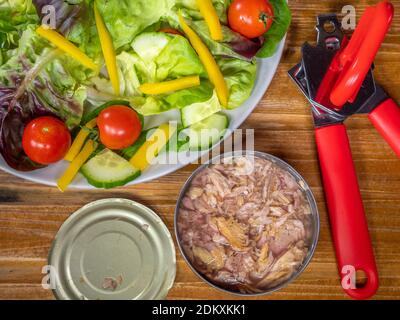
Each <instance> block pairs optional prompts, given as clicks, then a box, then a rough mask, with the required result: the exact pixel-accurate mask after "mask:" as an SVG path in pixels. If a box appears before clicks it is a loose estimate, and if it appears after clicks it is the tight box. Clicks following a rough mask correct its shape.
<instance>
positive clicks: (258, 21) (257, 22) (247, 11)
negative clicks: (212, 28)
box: [228, 0, 274, 39]
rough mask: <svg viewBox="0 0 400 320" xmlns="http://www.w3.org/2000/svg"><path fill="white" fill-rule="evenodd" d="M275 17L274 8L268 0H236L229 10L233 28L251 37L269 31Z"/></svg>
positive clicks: (230, 23)
mask: <svg viewBox="0 0 400 320" xmlns="http://www.w3.org/2000/svg"><path fill="white" fill-rule="evenodd" d="M273 19H274V8H273V7H272V5H271V3H270V2H269V1H268V0H234V1H233V2H232V4H231V5H230V7H229V10H228V21H229V25H230V27H231V28H232V30H234V31H236V32H238V33H240V34H242V35H244V36H245V37H247V38H250V39H252V38H257V37H260V36H262V35H263V34H264V33H265V32H267V31H268V30H269V28H271V25H272V22H273Z"/></svg>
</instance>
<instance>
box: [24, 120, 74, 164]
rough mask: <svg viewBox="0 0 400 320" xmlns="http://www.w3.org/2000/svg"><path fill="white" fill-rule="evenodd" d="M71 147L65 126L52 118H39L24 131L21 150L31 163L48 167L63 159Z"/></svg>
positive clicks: (69, 136) (69, 135)
mask: <svg viewBox="0 0 400 320" xmlns="http://www.w3.org/2000/svg"><path fill="white" fill-rule="evenodd" d="M70 146H71V134H70V133H69V131H68V128H67V127H66V126H65V124H64V123H63V122H62V121H61V120H59V119H57V118H54V117H48V116H46V117H39V118H36V119H34V120H32V121H31V122H29V123H28V125H27V126H26V127H25V129H24V133H23V135H22V148H23V149H24V152H25V153H26V155H27V156H28V157H29V159H31V160H32V161H34V162H36V163H39V164H43V165H48V164H51V163H54V162H57V161H60V160H62V159H63V158H64V156H65V155H66V153H67V152H68V150H69V148H70Z"/></svg>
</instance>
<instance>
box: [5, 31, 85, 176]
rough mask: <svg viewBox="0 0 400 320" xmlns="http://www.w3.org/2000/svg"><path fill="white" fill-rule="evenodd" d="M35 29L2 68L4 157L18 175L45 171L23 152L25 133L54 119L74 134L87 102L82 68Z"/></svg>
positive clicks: (25, 35)
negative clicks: (31, 123)
mask: <svg viewBox="0 0 400 320" xmlns="http://www.w3.org/2000/svg"><path fill="white" fill-rule="evenodd" d="M34 30H35V26H29V27H28V28H27V29H26V30H25V31H24V32H23V34H22V36H21V38H20V41H19V45H18V48H17V49H15V50H12V57H11V58H10V59H8V61H7V62H6V63H5V64H3V65H2V66H0V153H1V155H2V156H3V158H4V159H5V161H6V162H7V163H8V164H9V165H10V167H12V168H14V169H16V170H20V171H30V170H35V169H37V168H39V167H41V166H39V165H37V164H35V163H33V162H32V161H30V160H29V159H28V158H27V156H26V155H25V153H24V152H23V150H22V133H23V129H24V127H25V126H26V124H27V123H28V122H29V121H31V120H32V119H34V118H36V117H40V116H43V115H52V116H56V117H58V118H60V119H61V120H62V121H64V122H65V123H66V125H67V126H68V127H69V128H70V129H72V128H74V127H76V126H77V125H79V123H80V120H81V117H82V114H83V103H84V101H85V100H86V89H85V87H84V86H82V85H81V84H80V83H82V82H83V81H84V79H86V77H87V76H86V73H85V70H84V68H82V67H81V66H80V65H78V64H77V62H75V61H74V60H73V59H69V58H68V57H66V56H65V55H63V54H62V53H61V52H60V51H59V50H57V49H51V48H49V47H48V46H47V43H46V42H45V41H43V40H42V39H41V38H39V37H38V36H37V34H36V33H35V31H34Z"/></svg>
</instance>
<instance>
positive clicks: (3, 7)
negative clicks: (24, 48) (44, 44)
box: [0, 0, 38, 65]
mask: <svg viewBox="0 0 400 320" xmlns="http://www.w3.org/2000/svg"><path fill="white" fill-rule="evenodd" d="M37 21H38V17H37V15H36V11H35V7H34V6H33V5H32V2H31V1H30V0H12V1H10V0H0V65H2V64H3V63H5V62H6V61H7V60H8V58H10V56H11V55H10V50H11V49H15V48H17V46H18V41H19V38H20V36H21V34H22V32H23V31H24V30H25V29H26V27H27V26H28V25H30V24H35V23H37Z"/></svg>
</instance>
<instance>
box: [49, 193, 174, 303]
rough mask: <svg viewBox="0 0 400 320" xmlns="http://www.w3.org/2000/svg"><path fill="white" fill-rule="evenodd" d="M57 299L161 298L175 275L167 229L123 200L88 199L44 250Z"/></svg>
mask: <svg viewBox="0 0 400 320" xmlns="http://www.w3.org/2000/svg"><path fill="white" fill-rule="evenodd" d="M49 265H50V266H51V268H50V272H53V274H52V276H50V279H53V283H51V285H52V289H53V292H54V295H55V296H56V298H57V299H62V300H76V299H89V300H116V299H118V300H131V299H146V300H147V299H164V298H165V297H166V295H167V293H168V291H169V289H170V288H171V287H172V285H173V283H174V279H175V274H176V257H175V248H174V244H173V240H172V237H171V234H170V232H169V231H168V229H167V227H166V226H165V224H164V223H163V222H162V220H161V219H160V218H159V217H158V216H157V215H156V214H155V213H154V212H153V211H152V210H150V209H149V208H147V207H145V206H143V205H141V204H139V203H136V202H134V201H130V200H126V199H104V200H99V201H95V202H92V203H90V204H88V205H86V206H84V207H82V208H81V209H79V210H78V211H76V212H75V213H74V214H72V215H71V216H70V217H69V218H68V219H67V220H66V221H65V222H64V224H63V225H62V227H61V228H60V230H59V232H58V233H57V236H56V238H55V240H54V242H53V245H52V248H51V250H50V253H49Z"/></svg>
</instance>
